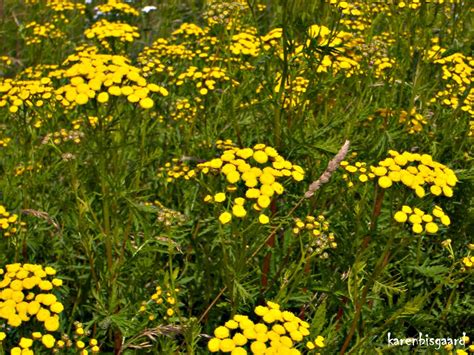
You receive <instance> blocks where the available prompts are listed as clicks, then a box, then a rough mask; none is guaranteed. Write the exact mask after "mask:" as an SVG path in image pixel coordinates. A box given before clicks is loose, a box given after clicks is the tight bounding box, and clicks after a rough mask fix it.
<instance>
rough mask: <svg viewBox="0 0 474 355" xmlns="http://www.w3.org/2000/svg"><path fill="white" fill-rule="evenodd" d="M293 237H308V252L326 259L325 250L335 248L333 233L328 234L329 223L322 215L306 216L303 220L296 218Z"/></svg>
mask: <svg viewBox="0 0 474 355" xmlns="http://www.w3.org/2000/svg"><path fill="white" fill-rule="evenodd" d="M293 233H294V234H295V235H299V236H301V235H308V236H309V245H308V247H309V248H310V252H311V253H314V254H315V255H320V256H321V258H322V259H327V258H328V257H329V254H328V253H327V252H326V249H329V248H331V249H335V248H337V243H336V238H335V236H334V233H332V232H329V222H328V221H326V218H325V217H324V216H323V215H319V216H317V217H315V216H306V217H305V219H304V220H302V219H300V218H297V219H296V220H295V226H294V227H293Z"/></svg>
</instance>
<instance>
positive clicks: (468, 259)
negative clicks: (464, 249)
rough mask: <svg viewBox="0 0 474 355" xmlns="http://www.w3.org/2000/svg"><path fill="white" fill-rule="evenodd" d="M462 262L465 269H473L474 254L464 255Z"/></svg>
mask: <svg viewBox="0 0 474 355" xmlns="http://www.w3.org/2000/svg"><path fill="white" fill-rule="evenodd" d="M462 264H463V266H464V267H465V268H466V269H467V270H471V269H474V256H465V257H464V258H462Z"/></svg>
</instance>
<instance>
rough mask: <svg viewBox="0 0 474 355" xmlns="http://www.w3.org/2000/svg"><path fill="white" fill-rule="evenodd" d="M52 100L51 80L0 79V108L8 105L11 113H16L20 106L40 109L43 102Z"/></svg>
mask: <svg viewBox="0 0 474 355" xmlns="http://www.w3.org/2000/svg"><path fill="white" fill-rule="evenodd" d="M51 99H54V88H53V87H52V83H51V79H50V78H47V77H44V78H41V79H39V80H15V79H11V78H7V79H0V107H5V106H7V104H8V109H9V111H10V112H11V113H15V112H18V110H19V108H20V107H22V106H24V105H25V106H27V107H41V106H43V105H44V103H45V101H47V100H51Z"/></svg>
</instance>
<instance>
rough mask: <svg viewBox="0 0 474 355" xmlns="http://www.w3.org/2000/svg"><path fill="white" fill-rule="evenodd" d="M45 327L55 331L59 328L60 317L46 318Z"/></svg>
mask: <svg viewBox="0 0 474 355" xmlns="http://www.w3.org/2000/svg"><path fill="white" fill-rule="evenodd" d="M44 327H45V328H46V330H47V331H49V332H55V331H56V330H58V329H59V318H58V317H57V316H54V317H49V318H48V319H46V320H45V322H44Z"/></svg>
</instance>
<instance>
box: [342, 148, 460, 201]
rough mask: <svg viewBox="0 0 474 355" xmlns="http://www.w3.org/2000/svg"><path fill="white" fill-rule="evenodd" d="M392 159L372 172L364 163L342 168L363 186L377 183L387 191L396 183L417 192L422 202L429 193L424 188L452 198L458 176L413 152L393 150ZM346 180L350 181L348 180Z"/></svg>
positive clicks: (386, 160)
mask: <svg viewBox="0 0 474 355" xmlns="http://www.w3.org/2000/svg"><path fill="white" fill-rule="evenodd" d="M389 155H390V156H389V157H388V158H386V159H384V160H382V161H380V162H379V163H378V165H376V166H370V168H369V169H367V168H366V163H363V162H357V163H355V165H352V164H350V163H349V162H348V161H342V162H341V167H342V168H343V169H344V170H345V171H346V172H348V173H351V174H356V173H358V174H360V175H359V176H358V178H359V181H361V182H367V181H368V180H369V179H377V182H378V184H379V186H380V187H382V188H384V189H387V188H389V187H390V186H392V185H393V183H394V182H400V183H402V184H403V185H405V186H407V187H409V188H410V189H412V190H414V191H415V193H416V195H417V196H418V197H420V198H422V197H424V196H425V195H426V193H427V192H426V190H425V187H424V185H428V186H429V192H430V193H431V194H433V195H435V196H440V195H444V196H446V197H452V196H453V187H454V186H456V183H457V181H458V179H457V177H456V174H455V173H454V171H453V170H451V169H450V168H448V167H447V166H445V165H443V164H441V163H438V162H436V161H434V160H433V158H432V157H431V155H428V154H419V153H410V152H403V153H401V154H400V153H398V152H397V151H394V150H390V151H389ZM344 178H345V180H347V176H346V177H344ZM350 186H352V183H351V184H350Z"/></svg>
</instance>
